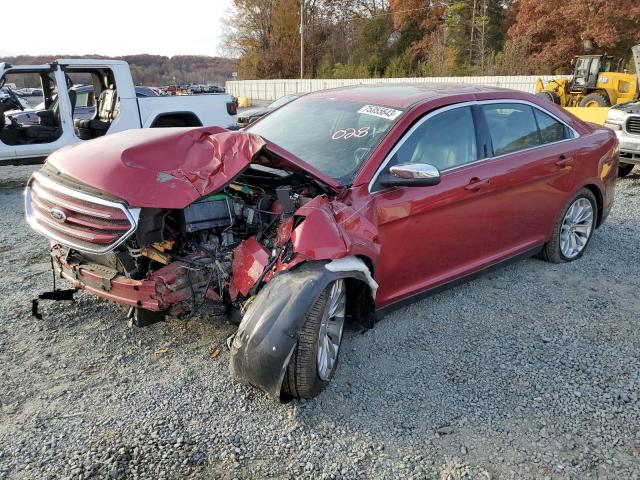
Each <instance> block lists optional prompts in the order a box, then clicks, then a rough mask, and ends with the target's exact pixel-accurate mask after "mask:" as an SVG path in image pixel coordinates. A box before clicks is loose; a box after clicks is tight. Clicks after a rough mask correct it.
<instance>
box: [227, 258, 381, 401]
mask: <svg viewBox="0 0 640 480" xmlns="http://www.w3.org/2000/svg"><path fill="white" fill-rule="evenodd" d="M352 258H354V257H352ZM354 261H359V262H360V263H362V266H364V263H363V262H361V261H360V260H357V259H354ZM328 265H331V262H329V263H327V262H309V263H304V264H302V265H300V266H299V267H298V268H296V269H295V270H291V271H285V272H280V273H278V274H277V275H276V276H274V277H273V278H272V279H271V280H270V281H269V282H268V283H267V284H266V285H265V286H264V287H263V288H262V290H260V292H259V293H258V294H257V295H256V296H255V297H254V298H253V300H252V301H251V303H250V304H249V306H248V308H247V310H246V312H245V314H244V316H243V317H242V321H241V322H240V327H239V328H238V332H237V333H236V335H235V337H234V339H233V342H232V343H231V361H230V369H231V374H232V375H233V377H235V378H236V379H237V380H239V381H241V382H243V383H247V384H250V385H253V386H254V387H258V388H260V389H261V390H263V391H265V392H266V393H267V394H268V395H269V396H271V397H273V398H279V396H280V389H281V386H282V380H283V378H284V374H285V372H286V370H287V365H288V364H289V359H290V358H291V355H292V354H293V352H294V350H295V347H296V344H297V341H298V333H299V331H300V329H301V328H302V326H303V325H304V322H305V319H306V313H307V312H308V311H309V309H310V308H311V306H312V305H313V303H314V302H315V301H316V300H317V299H318V297H319V296H320V294H321V293H322V291H323V290H324V289H325V288H326V287H327V286H328V285H329V284H330V283H331V282H332V281H334V280H337V279H339V278H357V279H359V280H361V281H363V282H365V283H368V284H371V281H372V280H370V278H371V277H370V276H369V275H368V270H366V271H364V270H349V271H347V270H342V269H339V268H338V269H334V270H333V271H332V270H329V269H328V268H327V266H328ZM364 268H365V269H366V266H364Z"/></svg>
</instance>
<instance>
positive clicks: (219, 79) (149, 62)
mask: <svg viewBox="0 0 640 480" xmlns="http://www.w3.org/2000/svg"><path fill="white" fill-rule="evenodd" d="M58 58H95V59H106V58H112V59H115V60H125V61H126V62H128V63H129V67H130V68H131V74H132V75H133V81H134V82H135V83H136V85H150V86H162V85H169V84H173V83H180V84H182V83H203V84H218V85H221V86H224V82H225V81H226V80H230V79H231V74H232V72H235V71H236V70H237V61H236V60H235V59H231V58H221V57H207V56H200V55H177V56H174V57H165V56H161V55H146V54H144V55H128V56H123V57H104V56H101V55H80V56H78V55H43V56H30V55H21V56H17V57H5V58H0V62H8V63H10V64H12V65H29V64H30V65H37V64H43V63H51V62H53V61H54V60H56V59H58ZM22 86H23V85H18V87H22Z"/></svg>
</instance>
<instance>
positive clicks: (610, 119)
mask: <svg viewBox="0 0 640 480" xmlns="http://www.w3.org/2000/svg"><path fill="white" fill-rule="evenodd" d="M604 126H605V127H609V128H611V129H612V130H613V131H614V132H616V135H617V136H618V140H619V141H620V164H619V166H618V176H620V177H626V176H627V175H629V174H630V173H631V170H633V167H634V166H636V165H640V100H639V101H635V102H628V103H622V104H620V105H614V106H613V107H611V110H609V112H608V113H607V118H606V120H605V123H604Z"/></svg>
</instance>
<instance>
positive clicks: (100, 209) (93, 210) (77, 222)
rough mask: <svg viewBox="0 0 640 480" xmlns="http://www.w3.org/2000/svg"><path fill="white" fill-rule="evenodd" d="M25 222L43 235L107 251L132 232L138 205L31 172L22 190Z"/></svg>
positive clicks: (86, 248)
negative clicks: (70, 186)
mask: <svg viewBox="0 0 640 480" xmlns="http://www.w3.org/2000/svg"><path fill="white" fill-rule="evenodd" d="M25 212H26V216H27V222H28V223H29V225H31V227H32V228H33V229H34V230H36V231H37V232H38V233H40V234H42V235H44V236H45V237H47V238H49V239H51V240H53V241H55V242H58V243H61V244H63V245H66V246H68V247H72V248H75V249H77V250H81V251H85V252H91V253H106V252H108V251H110V250H113V249H114V248H115V247H117V246H118V245H120V244H121V243H122V242H124V241H125V240H126V239H127V238H129V236H130V235H131V234H132V233H133V232H135V230H136V227H137V222H138V215H139V214H140V209H128V208H127V207H126V206H125V205H123V204H122V203H118V202H112V201H109V200H104V199H102V198H99V197H95V196H92V195H88V194H86V193H83V192H78V191H76V190H73V189H71V188H68V187H65V186H64V185H60V184H59V183H56V182H54V181H52V180H50V179H49V178H47V177H45V176H44V175H41V174H39V173H37V172H36V173H34V174H33V176H32V177H31V179H30V180H29V184H28V185H27V188H26V190H25Z"/></svg>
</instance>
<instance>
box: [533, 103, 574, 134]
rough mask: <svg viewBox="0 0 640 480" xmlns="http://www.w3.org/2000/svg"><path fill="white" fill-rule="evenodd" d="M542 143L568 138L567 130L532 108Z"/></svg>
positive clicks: (554, 120)
mask: <svg viewBox="0 0 640 480" xmlns="http://www.w3.org/2000/svg"><path fill="white" fill-rule="evenodd" d="M533 111H534V112H535V115H536V121H537V122H538V128H539V129H540V136H541V137H542V138H541V139H542V143H553V142H559V141H560V140H564V139H565V138H570V134H569V131H568V130H569V129H568V128H567V127H565V126H564V124H563V123H561V122H559V121H558V120H556V119H555V118H553V117H552V116H551V115H547V114H546V113H544V112H542V111H541V110H538V109H537V108H534V109H533Z"/></svg>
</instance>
